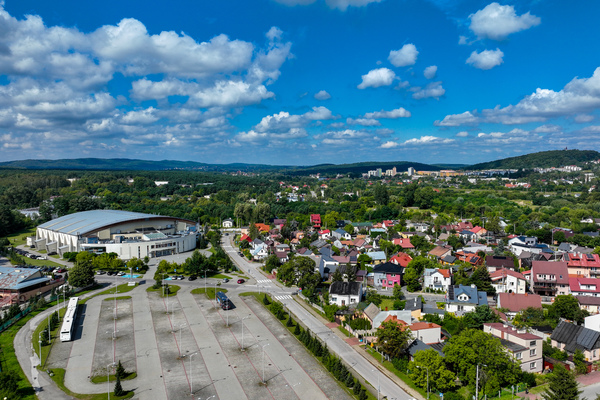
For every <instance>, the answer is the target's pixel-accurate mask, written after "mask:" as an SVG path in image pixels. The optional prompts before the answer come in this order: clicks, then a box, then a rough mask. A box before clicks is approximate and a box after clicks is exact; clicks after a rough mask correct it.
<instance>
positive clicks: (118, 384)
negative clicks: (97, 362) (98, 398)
mask: <svg viewBox="0 0 600 400" xmlns="http://www.w3.org/2000/svg"><path fill="white" fill-rule="evenodd" d="M114 394H115V396H123V395H125V391H124V390H123V387H122V386H121V378H119V377H118V376H117V382H116V383H115V390H114Z"/></svg>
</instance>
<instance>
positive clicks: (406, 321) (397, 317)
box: [373, 310, 412, 329]
mask: <svg viewBox="0 0 600 400" xmlns="http://www.w3.org/2000/svg"><path fill="white" fill-rule="evenodd" d="M385 321H396V322H399V321H402V322H403V323H401V325H406V326H408V325H410V323H411V322H412V317H411V315H410V311H408V310H390V311H380V312H379V314H377V315H376V316H375V318H373V328H374V329H377V328H379V327H380V326H381V323H382V322H385Z"/></svg>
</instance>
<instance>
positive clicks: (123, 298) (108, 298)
mask: <svg viewBox="0 0 600 400" xmlns="http://www.w3.org/2000/svg"><path fill="white" fill-rule="evenodd" d="M110 300H114V297H107V298H106V299H104V301H110ZM117 300H131V296H117Z"/></svg>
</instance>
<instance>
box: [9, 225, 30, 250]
mask: <svg viewBox="0 0 600 400" xmlns="http://www.w3.org/2000/svg"><path fill="white" fill-rule="evenodd" d="M35 229H36V228H28V229H23V230H21V231H19V232H15V233H11V234H10V235H8V236H7V238H8V240H10V244H11V245H13V246H15V247H16V246H21V245H23V244H26V243H27V236H35Z"/></svg>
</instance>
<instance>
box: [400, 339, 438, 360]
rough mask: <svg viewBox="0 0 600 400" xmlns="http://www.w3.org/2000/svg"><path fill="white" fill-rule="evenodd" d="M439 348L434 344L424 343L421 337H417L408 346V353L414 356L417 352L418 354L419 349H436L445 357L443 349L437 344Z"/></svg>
mask: <svg viewBox="0 0 600 400" xmlns="http://www.w3.org/2000/svg"><path fill="white" fill-rule="evenodd" d="M437 347H438V348H434V347H433V346H430V345H428V344H426V343H423V342H422V341H420V340H419V339H415V340H414V341H413V342H412V343H411V344H410V346H408V349H407V350H408V353H409V354H410V355H411V356H412V357H414V356H415V354H417V352H419V351H424V350H429V349H433V350H435V351H437V352H438V353H439V355H440V356H442V357H444V353H443V352H442V350H441V349H439V346H437Z"/></svg>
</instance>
